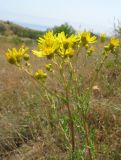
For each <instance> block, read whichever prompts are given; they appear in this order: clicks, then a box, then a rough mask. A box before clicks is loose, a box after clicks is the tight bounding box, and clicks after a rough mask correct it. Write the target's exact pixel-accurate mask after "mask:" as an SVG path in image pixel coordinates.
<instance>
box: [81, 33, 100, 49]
mask: <svg viewBox="0 0 121 160" xmlns="http://www.w3.org/2000/svg"><path fill="white" fill-rule="evenodd" d="M96 39H97V38H96V36H92V37H91V33H90V32H82V33H81V34H79V40H80V41H81V43H82V44H83V45H84V46H85V45H87V44H88V43H95V42H96Z"/></svg>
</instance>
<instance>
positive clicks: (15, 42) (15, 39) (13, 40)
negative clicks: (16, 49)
mask: <svg viewBox="0 0 121 160" xmlns="http://www.w3.org/2000/svg"><path fill="white" fill-rule="evenodd" d="M12 42H13V43H14V44H16V45H19V44H22V43H23V40H22V39H21V38H19V37H17V36H14V37H13V38H12Z"/></svg>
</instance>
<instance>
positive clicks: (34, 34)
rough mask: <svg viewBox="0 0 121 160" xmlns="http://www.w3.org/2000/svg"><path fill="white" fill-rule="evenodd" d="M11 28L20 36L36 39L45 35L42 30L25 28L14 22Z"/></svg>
mask: <svg viewBox="0 0 121 160" xmlns="http://www.w3.org/2000/svg"><path fill="white" fill-rule="evenodd" d="M10 29H11V30H12V31H13V33H14V34H15V35H17V36H19V37H28V38H32V39H36V38H38V37H40V36H42V35H43V32H42V31H36V30H32V29H28V28H24V27H21V26H18V25H15V24H12V25H11V27H10Z"/></svg>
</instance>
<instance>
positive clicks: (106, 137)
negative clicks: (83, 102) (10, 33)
mask: <svg viewBox="0 0 121 160" xmlns="http://www.w3.org/2000/svg"><path fill="white" fill-rule="evenodd" d="M0 41H1V43H0V68H1V69H0V159H1V160H27V159H28V160H44V159H45V160H54V159H55V160H61V159H63V160H64V159H65V160H66V159H68V155H67V153H66V150H65V148H64V146H63V136H62V134H61V131H60V130H59V128H58V127H57V128H53V127H52V126H51V123H50V122H49V121H48V119H50V118H51V117H48V116H49V112H50V108H49V104H48V103H47V102H46V100H45V97H44V96H43V94H42V90H41V89H38V84H37V83H36V82H35V81H34V80H32V79H31V78H30V77H29V76H28V75H26V74H25V73H23V72H22V71H18V69H17V68H16V67H14V66H11V65H10V64H8V63H7V62H6V60H5V51H6V50H7V48H11V47H13V46H15V44H14V43H13V42H11V41H8V40H7V39H4V40H0ZM31 48H33V46H31ZM99 48H100V44H99V46H97V50H98V49H99ZM82 61H83V60H82ZM92 62H93V60H92ZM32 64H33V65H34V64H36V65H35V67H36V66H41V64H40V63H38V64H37V63H36V60H35V59H34V58H33V59H32ZM91 64H92V63H91V62H89V63H88V64H86V66H87V67H86V68H85V70H84V73H85V76H86V77H88V78H87V82H88V81H89V79H90V77H91V72H92V71H91V67H90V65H91ZM92 66H93V65H92ZM120 71H121V68H120V67H118V69H111V70H110V71H109V72H107V71H106V70H105V71H104V73H103V75H105V76H107V75H109V78H110V77H111V74H112V73H113V72H115V73H116V78H115V79H113V78H110V81H109V83H110V87H112V89H113V91H114V92H113V91H112V90H110V92H109V89H110V88H109V86H108V84H107V82H106V81H104V80H103V78H102V77H99V81H98V82H97V84H98V85H99V87H100V88H101V96H100V97H96V98H95V97H92V99H91V102H90V104H91V111H90V113H89V115H88V118H89V119H88V123H89V125H90V126H93V127H94V128H96V150H97V160H119V159H121V153H120V151H121V118H120V117H121V92H120V91H121V83H120V79H121V72H120ZM107 80H108V77H107ZM87 82H86V83H87ZM114 93H115V94H114ZM54 127H55V126H54ZM55 130H56V132H55Z"/></svg>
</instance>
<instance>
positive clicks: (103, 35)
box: [100, 33, 106, 43]
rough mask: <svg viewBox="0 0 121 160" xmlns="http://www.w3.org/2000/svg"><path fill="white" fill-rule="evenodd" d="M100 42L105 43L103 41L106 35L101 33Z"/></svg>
mask: <svg viewBox="0 0 121 160" xmlns="http://www.w3.org/2000/svg"><path fill="white" fill-rule="evenodd" d="M100 40H101V42H102V43H103V42H105V40H106V34H105V33H102V34H101V35H100Z"/></svg>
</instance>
